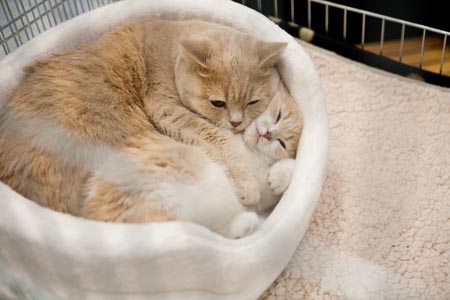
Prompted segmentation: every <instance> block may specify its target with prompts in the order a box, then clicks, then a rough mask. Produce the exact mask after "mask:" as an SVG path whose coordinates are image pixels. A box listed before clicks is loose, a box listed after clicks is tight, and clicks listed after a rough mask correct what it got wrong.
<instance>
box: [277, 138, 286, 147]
mask: <svg viewBox="0 0 450 300" xmlns="http://www.w3.org/2000/svg"><path fill="white" fill-rule="evenodd" d="M277 141H278V142H279V143H280V145H281V147H283V148H284V149H286V144H285V143H284V141H283V140H280V139H277Z"/></svg>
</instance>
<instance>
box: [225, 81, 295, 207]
mask: <svg viewBox="0 0 450 300" xmlns="http://www.w3.org/2000/svg"><path fill="white" fill-rule="evenodd" d="M302 127H303V122H302V119H301V115H300V112H299V109H298V105H297V103H296V102H295V100H294V99H293V98H292V97H291V96H290V95H289V93H288V91H287V89H286V88H285V87H284V86H283V85H281V87H280V88H279V89H278V91H277V93H276V95H275V96H274V98H273V100H272V101H271V103H270V104H269V107H268V108H267V110H266V111H265V112H264V113H263V114H262V115H261V116H259V117H258V118H257V119H256V120H255V121H253V122H252V123H251V124H250V125H249V126H248V127H247V129H246V130H245V132H244V133H243V134H234V135H233V137H234V139H235V140H236V141H237V142H238V143H239V144H240V145H241V149H242V150H243V151H244V153H245V154H246V158H247V161H248V162H249V164H250V167H251V169H252V173H253V176H254V177H255V178H256V180H257V182H258V186H259V191H260V194H261V199H260V201H259V202H258V203H257V204H255V205H253V206H251V208H252V209H253V210H255V211H257V212H260V213H261V212H265V211H267V210H268V209H270V208H273V206H274V205H275V204H277V202H278V201H279V200H280V197H281V194H282V193H283V192H284V191H285V190H286V188H287V187H288V185H289V182H290V180H291V175H292V171H293V170H294V158H295V154H296V151H297V145H298V141H299V139H300V135H301V130H302Z"/></svg>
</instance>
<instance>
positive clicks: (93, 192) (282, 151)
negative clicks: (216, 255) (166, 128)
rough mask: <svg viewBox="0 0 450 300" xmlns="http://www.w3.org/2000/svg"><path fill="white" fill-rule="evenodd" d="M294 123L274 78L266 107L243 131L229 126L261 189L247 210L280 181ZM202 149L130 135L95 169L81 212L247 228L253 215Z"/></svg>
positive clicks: (232, 230) (296, 132)
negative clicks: (234, 130) (254, 201)
mask: <svg viewBox="0 0 450 300" xmlns="http://www.w3.org/2000/svg"><path fill="white" fill-rule="evenodd" d="M301 128H302V123H301V119H300V115H299V111H298V108H297V105H296V103H295V102H294V100H293V99H292V98H291V97H290V96H289V94H288V92H287V91H286V89H285V88H284V86H283V85H282V84H280V88H279V90H278V92H277V93H276V95H275V97H274V98H273V100H272V101H271V103H270V104H269V107H268V108H267V110H266V111H265V112H264V113H263V114H262V115H261V116H259V117H258V118H257V119H256V120H255V121H253V122H252V123H251V124H250V126H248V128H247V129H246V130H245V133H244V134H233V133H229V134H230V136H231V138H233V139H235V140H236V142H237V144H238V147H239V148H238V150H239V151H242V152H243V153H244V154H245V157H246V158H247V160H248V163H249V165H250V166H251V168H252V173H253V175H254V176H255V178H256V179H257V182H258V185H259V188H260V191H261V201H260V202H259V203H258V204H257V205H256V206H253V207H251V208H252V209H254V210H256V211H258V212H262V211H265V210H267V209H268V208H271V207H272V206H274V205H275V204H276V203H277V201H278V200H279V198H280V195H281V193H283V192H284V190H285V189H286V188H287V186H288V184H289V181H290V178H291V173H292V170H293V167H294V160H293V158H294V156H295V152H296V148H297V144H298V140H299V137H300V132H301ZM201 150H202V148H201V147H193V146H189V145H184V144H181V143H174V142H173V141H171V140H170V139H165V140H164V143H161V142H159V143H154V141H153V137H152V136H141V137H138V138H133V139H130V140H129V142H128V143H127V146H126V147H125V148H123V149H122V150H121V151H120V152H118V153H117V155H114V156H111V157H110V159H108V160H106V161H105V163H104V164H103V165H102V166H101V167H99V168H98V169H97V170H96V172H95V175H94V177H92V178H91V180H90V183H89V186H88V190H87V195H88V196H87V199H86V201H85V204H84V207H83V208H82V210H81V216H83V217H86V218H89V219H95V220H102V221H113V222H138V223H139V222H151V221H172V220H179V221H190V222H195V223H198V224H201V225H204V226H206V227H208V228H210V229H211V230H213V231H215V232H217V233H220V234H223V235H225V236H227V237H230V238H239V237H243V236H245V235H248V234H250V233H252V232H253V231H254V230H255V229H256V228H257V226H258V224H259V222H260V221H259V218H258V216H257V215H256V214H255V213H252V212H248V209H247V208H246V207H244V205H242V204H241V203H240V201H239V199H238V197H237V195H236V193H235V189H234V188H233V186H232V185H231V183H230V181H229V179H228V177H227V176H226V174H225V172H224V170H223V168H221V167H220V166H219V165H218V164H217V163H215V162H213V161H212V160H211V159H210V158H209V157H207V156H206V155H205V153H204V152H202V151H201ZM164 151H166V153H164ZM163 153H164V154H163Z"/></svg>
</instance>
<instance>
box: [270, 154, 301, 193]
mask: <svg viewBox="0 0 450 300" xmlns="http://www.w3.org/2000/svg"><path fill="white" fill-rule="evenodd" d="M294 166H295V160H293V159H291V158H289V159H282V160H279V161H277V162H276V163H274V164H273V165H272V166H271V167H270V170H269V174H268V176H267V182H268V184H269V186H270V189H271V190H272V191H273V193H274V194H275V195H281V194H282V193H284V191H286V189H287V187H288V186H289V182H290V181H291V177H292V172H293V171H294Z"/></svg>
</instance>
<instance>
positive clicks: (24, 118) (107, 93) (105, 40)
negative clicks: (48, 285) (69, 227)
mask: <svg viewBox="0 0 450 300" xmlns="http://www.w3.org/2000/svg"><path fill="white" fill-rule="evenodd" d="M285 46H286V44H285V43H276V42H267V41H262V40H260V39H257V38H255V37H254V36H251V35H248V34H244V33H242V32H239V31H237V30H236V29H233V28H231V27H228V26H224V25H219V24H216V23H210V22H203V21H194V20H192V21H163V20H139V21H135V22H132V23H129V24H124V25H121V26H119V27H117V28H115V29H113V30H111V31H110V32H108V33H105V34H104V35H103V36H101V37H99V38H98V39H97V40H95V41H93V42H90V43H87V44H85V45H82V46H81V47H80V48H78V49H75V50H71V51H69V52H67V53H61V54H57V55H52V56H50V57H48V58H46V59H42V60H40V61H38V62H36V63H34V64H33V65H31V66H29V67H28V68H27V69H26V70H24V74H23V78H22V80H21V82H20V84H19V85H18V86H17V88H16V89H15V90H14V91H13V92H12V93H11V95H10V97H9V98H8V99H7V100H6V102H5V103H4V105H3V106H2V107H1V108H0V181H2V182H4V183H6V184H8V185H9V186H10V187H11V188H12V189H14V190H15V191H16V192H18V193H20V194H22V195H23V196H25V197H27V198H29V199H31V200H33V201H35V202H37V203H39V204H41V205H43V206H47V207H49V208H52V209H55V210H57V211H61V212H67V213H71V214H73V215H79V214H80V209H81V206H82V205H83V201H84V197H85V194H84V190H85V185H86V183H87V182H88V180H89V178H90V177H91V176H92V173H93V172H94V170H96V168H97V167H98V166H99V165H102V164H103V162H104V161H105V160H108V159H111V157H116V153H117V150H118V149H122V148H123V147H125V146H128V147H129V146H130V143H133V141H135V143H137V142H136V140H134V139H135V137H139V136H144V137H147V138H148V140H147V142H146V143H151V146H152V147H155V149H156V148H158V149H159V150H158V153H159V154H158V156H159V157H161V159H162V160H163V161H165V163H167V164H168V165H167V166H166V167H165V168H167V170H169V169H170V168H178V167H179V163H180V162H179V161H176V160H175V157H176V156H174V155H173V153H172V152H171V150H170V149H172V148H173V147H175V146H174V143H176V142H175V141H178V142H180V143H184V144H187V145H194V146H198V147H201V148H202V149H203V151H204V152H205V153H206V155H207V157H209V159H211V160H212V161H213V162H215V163H217V164H218V166H220V170H222V171H221V172H224V173H225V175H226V176H227V178H229V181H231V185H232V186H233V188H234V189H235V192H236V194H237V195H238V198H239V201H240V202H241V203H242V204H245V205H252V204H255V203H257V202H258V200H259V197H260V194H259V188H258V183H257V182H256V180H255V178H254V176H253V175H252V173H251V168H250V167H249V166H248V165H247V162H246V160H245V158H244V156H243V154H242V153H241V152H239V151H237V148H238V147H237V145H236V142H235V141H234V140H233V139H230V138H229V137H228V136H227V134H225V133H224V132H223V131H222V130H221V128H226V129H231V130H233V131H235V132H239V131H242V130H244V129H245V128H246V127H247V126H248V124H250V123H251V122H252V121H253V120H254V119H255V118H256V117H257V116H259V115H260V114H261V113H262V112H263V111H265V109H266V108H267V106H268V104H269V102H270V99H272V98H273V95H274V94H275V92H276V89H277V87H278V85H279V83H280V78H279V74H278V71H277V69H276V64H277V63H278V62H279V60H280V55H281V53H282V51H283V49H284V48H285ZM137 140H139V139H137ZM177 145H178V144H177ZM187 145H186V147H187ZM131 149H132V147H131V148H130V151H131ZM169 150H170V151H169ZM199 155H200V154H199ZM119 156H120V155H119ZM205 157H206V156H205ZM205 159H206V158H205ZM217 168H218V167H217ZM186 172H187V173H186V174H188V173H189V172H192V170H191V171H186ZM192 176H194V174H193V175H192ZM196 176H197V175H196ZM130 209H131V208H130ZM135 210H138V207H136V208H135Z"/></svg>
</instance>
